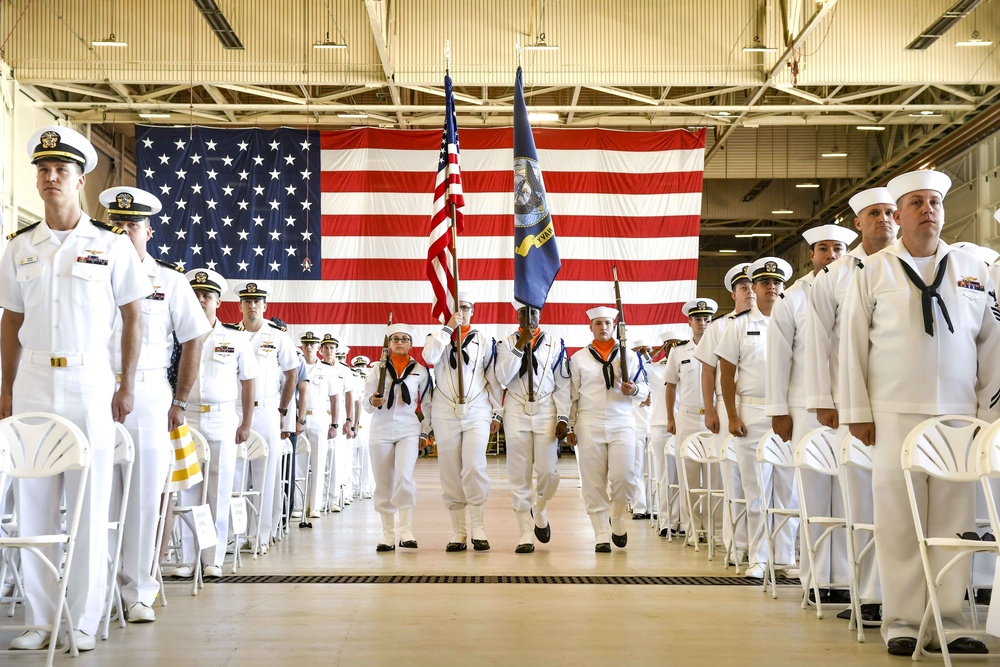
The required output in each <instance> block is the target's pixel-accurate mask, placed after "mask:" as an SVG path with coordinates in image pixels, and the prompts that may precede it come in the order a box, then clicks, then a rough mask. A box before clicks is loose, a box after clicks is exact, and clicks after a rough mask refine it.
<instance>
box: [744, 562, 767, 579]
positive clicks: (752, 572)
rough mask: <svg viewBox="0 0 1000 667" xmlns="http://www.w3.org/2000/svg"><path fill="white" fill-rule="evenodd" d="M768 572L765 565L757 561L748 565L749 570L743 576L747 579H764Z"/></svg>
mask: <svg viewBox="0 0 1000 667" xmlns="http://www.w3.org/2000/svg"><path fill="white" fill-rule="evenodd" d="M766 573H767V572H766V570H765V569H764V566H763V565H762V564H761V563H757V564H756V565H751V566H750V567H748V568H747V571H746V572H744V573H743V576H744V577H746V578H747V579H763V578H764V575H765V574H766Z"/></svg>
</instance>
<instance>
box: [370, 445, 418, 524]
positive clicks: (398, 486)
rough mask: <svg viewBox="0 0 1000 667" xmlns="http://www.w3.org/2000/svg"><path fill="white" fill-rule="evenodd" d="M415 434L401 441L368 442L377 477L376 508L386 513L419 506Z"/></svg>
mask: <svg viewBox="0 0 1000 667" xmlns="http://www.w3.org/2000/svg"><path fill="white" fill-rule="evenodd" d="M419 441H420V437H419V436H416V435H413V436H409V437H405V438H399V439H398V440H395V441H393V440H391V439H385V440H382V439H374V440H372V441H370V442H369V443H368V451H369V453H370V455H371V459H372V472H373V473H374V476H375V493H374V498H375V509H376V510H377V511H378V512H381V513H383V514H392V513H394V512H395V511H396V510H405V509H409V508H411V507H415V506H416V504H417V484H416V482H414V481H413V467H414V466H415V465H416V464H417V444H418V443H419Z"/></svg>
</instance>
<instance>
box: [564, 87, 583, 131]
mask: <svg viewBox="0 0 1000 667" xmlns="http://www.w3.org/2000/svg"><path fill="white" fill-rule="evenodd" d="M581 88H582V86H577V87H576V88H574V89H573V100H572V101H571V102H570V103H569V105H570V107H573V108H571V109H570V110H569V113H567V114H566V124H567V125H570V124H572V123H573V115H574V114H575V113H576V111H575V107H576V103H577V102H579V101H580V89H581Z"/></svg>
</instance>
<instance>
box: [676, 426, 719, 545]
mask: <svg viewBox="0 0 1000 667" xmlns="http://www.w3.org/2000/svg"><path fill="white" fill-rule="evenodd" d="M680 459H681V464H682V465H681V466H679V467H678V469H677V477H678V480H677V481H678V486H681V488H683V487H682V485H681V484H680V476H681V475H686V474H687V470H686V461H691V462H694V463H697V464H698V465H699V466H700V467H701V479H702V486H700V487H696V488H689V489H688V490H687V493H686V494H684V495H685V497H684V498H683V499H682V500H683V502H685V503H686V504H687V510H688V512H687V513H688V525H687V527H686V531H687V538H688V539H687V541H691V539H692V538H693V539H694V550H695V552H698V551H699V550H700V547H699V544H698V543H699V541H700V537H701V534H700V531H699V530H698V529H697V528H696V527H695V513H696V512H697V513H698V514H704V515H705V517H706V518H705V520H706V523H707V526H706V529H705V531H704V532H705V535H706V540H705V541H706V542H707V543H708V560H714V558H715V548H716V546H717V543H716V540H717V539H718V536H717V535H716V534H715V518H716V515H717V512H719V511H720V510H721V507H722V505H723V504H724V503H725V492H724V490H723V489H716V488H714V487H713V484H712V465H713V464H715V465H718V463H719V457H718V455H717V454H716V452H715V435H714V434H713V433H712V432H711V431H698V432H697V433H693V434H691V435H690V436H688V437H687V438H685V439H684V442H683V443H682V444H681V456H680ZM695 499H697V500H695Z"/></svg>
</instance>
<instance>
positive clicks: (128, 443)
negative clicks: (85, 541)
mask: <svg viewBox="0 0 1000 667" xmlns="http://www.w3.org/2000/svg"><path fill="white" fill-rule="evenodd" d="M114 465H115V469H116V470H117V471H118V475H119V480H120V484H121V490H122V498H121V502H120V503H119V505H118V511H117V512H116V513H115V515H112V516H110V517H109V520H108V530H109V531H111V532H114V534H115V546H114V549H113V550H112V551H111V552H109V553H108V560H109V561H110V569H109V570H108V596H107V599H106V600H105V601H104V623H103V627H102V628H101V639H107V638H108V630H109V629H110V627H111V608H112V607H114V606H115V605H116V604H117V605H118V627H120V628H124V627H125V610H124V609H122V605H121V594H120V591H119V587H118V567H119V565H120V564H121V556H122V540H123V539H124V538H125V530H124V527H125V515H126V513H127V512H128V494H129V489H131V487H132V467H133V466H134V465H135V443H133V442H132V436H131V435H130V434H129V432H128V429H126V428H125V425H124V424H119V423H115V463H114Z"/></svg>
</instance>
